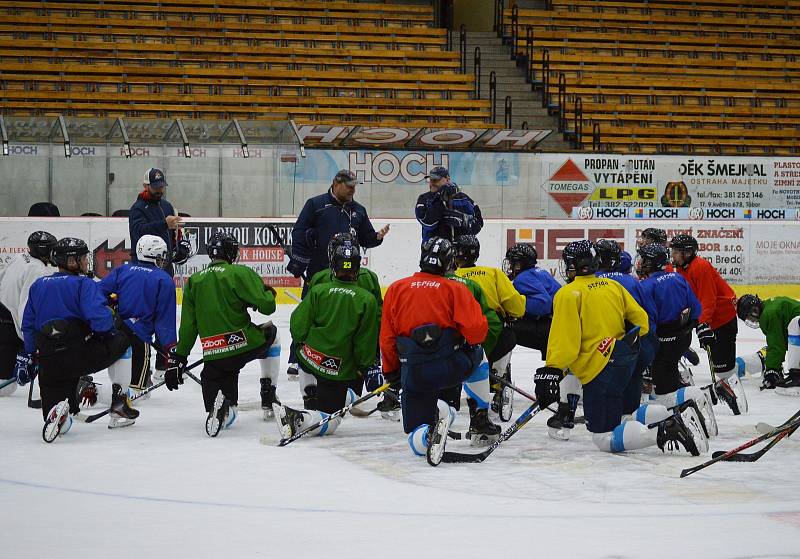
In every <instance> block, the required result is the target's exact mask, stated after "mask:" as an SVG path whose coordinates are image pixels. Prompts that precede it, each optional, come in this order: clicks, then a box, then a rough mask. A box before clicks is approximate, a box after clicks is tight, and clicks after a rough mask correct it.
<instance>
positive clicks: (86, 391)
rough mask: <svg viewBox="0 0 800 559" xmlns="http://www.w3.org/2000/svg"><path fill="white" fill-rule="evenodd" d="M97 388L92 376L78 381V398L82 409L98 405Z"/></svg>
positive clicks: (83, 377)
mask: <svg viewBox="0 0 800 559" xmlns="http://www.w3.org/2000/svg"><path fill="white" fill-rule="evenodd" d="M97 386H98V384H97V383H95V382H94V379H93V378H92V377H91V375H83V376H82V377H81V378H79V379H78V389H77V397H78V402H79V403H80V406H81V407H82V408H84V407H85V408H90V407H92V406H94V405H95V404H96V403H97Z"/></svg>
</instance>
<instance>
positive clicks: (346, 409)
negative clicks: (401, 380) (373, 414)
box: [261, 382, 390, 446]
mask: <svg viewBox="0 0 800 559" xmlns="http://www.w3.org/2000/svg"><path fill="white" fill-rule="evenodd" d="M389 386H390V385H389V383H388V382H387V383H386V384H384V385H382V386H379V387H378V388H376V389H375V390H373V391H372V392H369V393H367V394H364V395H363V396H362V397H361V398H358V399H357V400H355V401H354V402H353V403H351V404H350V405H348V406H345V407H343V408H342V409H340V410H339V411H335V412H333V413H332V414H330V415H329V416H328V417H326V418H324V419H322V420H320V421H317V422H316V423H314V424H313V425H309V426H308V427H306V428H305V429H303V430H302V431H300V432H299V433H295V434H294V435H292V436H291V437H288V438H285V439H281V440H280V441H279V442H278V446H286V445H288V444H290V443H292V442H294V441H296V440H297V439H299V438H301V437H305V436H306V435H308V434H309V433H310V432H311V431H314V430H315V429H319V428H320V427H322V426H323V425H325V424H326V423H328V422H329V421H332V420H334V419H336V418H337V417H342V416H344V415H345V414H346V413H347V412H349V411H350V410H351V409H352V408H353V407H355V406H357V405H358V404H361V403H363V402H366V401H367V400H369V399H370V398H372V397H373V396H377V395H378V394H380V393H381V392H383V391H384V390H386V389H388V388H389ZM261 442H262V443H263V442H264V440H263V439H262V441H261ZM267 444H269V443H267Z"/></svg>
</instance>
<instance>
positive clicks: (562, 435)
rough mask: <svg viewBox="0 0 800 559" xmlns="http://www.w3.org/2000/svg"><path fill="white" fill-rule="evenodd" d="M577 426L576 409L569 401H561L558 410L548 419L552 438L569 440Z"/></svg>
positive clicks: (549, 433)
mask: <svg viewBox="0 0 800 559" xmlns="http://www.w3.org/2000/svg"><path fill="white" fill-rule="evenodd" d="M574 428H575V410H573V409H572V408H571V406H570V405H569V404H568V403H567V402H559V404H558V410H556V413H555V414H553V415H552V416H551V417H550V419H548V420H547V434H548V435H549V436H550V438H551V439H556V440H558V441H568V440H569V435H570V433H571V431H572V429H574Z"/></svg>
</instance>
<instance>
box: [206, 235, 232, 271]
mask: <svg viewBox="0 0 800 559" xmlns="http://www.w3.org/2000/svg"><path fill="white" fill-rule="evenodd" d="M206 252H208V257H209V258H210V259H211V260H212V261H214V260H224V261H225V262H227V263H228V264H233V263H234V262H235V261H236V258H237V257H238V256H239V241H237V240H236V238H235V237H234V236H233V235H231V234H230V233H222V232H217V233H214V234H213V235H211V237H210V238H209V239H208V241H207V242H206Z"/></svg>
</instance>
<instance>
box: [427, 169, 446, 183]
mask: <svg viewBox="0 0 800 559" xmlns="http://www.w3.org/2000/svg"><path fill="white" fill-rule="evenodd" d="M449 176H450V171H448V170H447V167H434V168H433V169H431V172H430V173H429V174H427V175H425V178H426V179H433V180H438V179H444V178H447V177H449Z"/></svg>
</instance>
